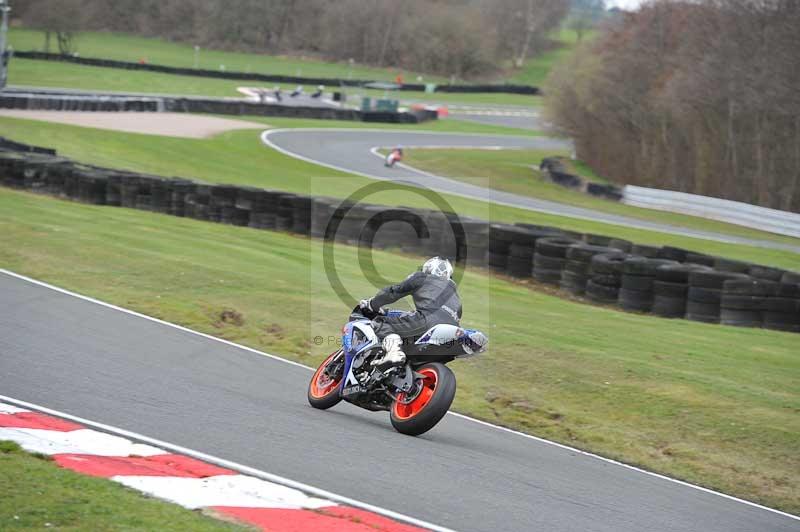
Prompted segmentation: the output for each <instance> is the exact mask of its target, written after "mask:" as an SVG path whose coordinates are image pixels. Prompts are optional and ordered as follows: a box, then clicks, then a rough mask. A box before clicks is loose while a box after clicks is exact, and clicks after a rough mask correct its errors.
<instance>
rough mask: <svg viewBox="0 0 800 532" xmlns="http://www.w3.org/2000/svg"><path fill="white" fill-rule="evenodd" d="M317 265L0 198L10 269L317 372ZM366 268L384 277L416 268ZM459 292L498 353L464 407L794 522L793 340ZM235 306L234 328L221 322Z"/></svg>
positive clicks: (330, 305) (470, 382)
mask: <svg viewBox="0 0 800 532" xmlns="http://www.w3.org/2000/svg"><path fill="white" fill-rule="evenodd" d="M321 254H322V251H321V246H320V244H319V242H317V241H315V240H310V239H305V238H298V237H294V236H290V235H286V234H281V233H275V232H268V231H258V230H252V229H246V228H236V227H232V226H224V225H219V224H210V223H203V222H198V221H195V220H189V219H182V218H175V217H169V216H164V215H158V214H153V213H146V212H141V211H134V210H128V209H121V208H113V207H97V206H87V205H81V204H75V203H70V202H65V201H60V200H55V199H52V198H47V197H41V196H36V195H33V194H28V193H23V192H17V191H10V190H7V189H0V266H2V267H3V268H7V269H10V270H12V271H16V272H19V273H22V274H25V275H29V276H32V277H34V278H37V279H41V280H43V281H46V282H50V283H53V284H56V285H58V286H62V287H64V288H67V289H70V290H74V291H77V292H79V293H82V294H86V295H89V296H92V297H96V298H100V299H102V300H104V301H108V302H111V303H114V304H117V305H121V306H124V307H126V308H130V309H133V310H136V311H139V312H143V313H145V314H149V315H151V316H155V317H158V318H161V319H165V320H168V321H172V322H175V323H180V324H182V325H185V326H188V327H191V328H193V329H195V330H198V331H202V332H205V333H209V334H213V335H217V336H220V337H223V338H226V339H229V340H233V341H236V342H240V343H243V344H245V345H249V346H252V347H254V348H257V349H263V350H268V351H270V352H273V353H279V354H281V355H284V356H286V357H288V358H291V359H293V360H297V361H300V362H303V363H307V364H311V365H314V364H316V363H318V362H319V361H320V360H321V359H322V357H323V356H324V355H325V354H326V351H327V350H328V349H327V348H326V347H325V346H315V345H314V344H313V342H311V341H310V339H311V338H313V336H316V335H318V334H319V335H322V336H328V335H329V334H336V331H337V330H339V327H340V326H341V323H340V322H341V321H342V320H343V319H344V318H345V315H346V313H347V311H348V309H346V308H345V307H344V305H343V304H342V303H341V302H340V301H339V299H338V298H337V297H336V296H335V294H334V293H333V290H332V289H331V288H330V286H329V285H328V284H327V283H326V282H325V276H324V272H323V271H322V269H321ZM374 256H375V260H376V265H377V268H378V272H379V273H380V274H381V275H383V276H384V277H387V278H389V279H401V278H403V277H404V276H405V275H406V274H407V273H408V272H409V271H413V270H414V269H415V268H416V267H417V266H418V263H419V259H418V258H410V257H404V256H400V255H394V254H389V253H384V252H378V251H376V252H375V254H374ZM336 264H337V267H338V273H339V275H340V277H341V278H342V280H343V281H344V283H345V284H346V285H347V287H348V289H349V290H350V291H351V292H352V293H353V294H357V295H363V294H366V295H368V294H370V293H372V292H373V291H374V287H373V286H372V285H371V284H370V283H369V282H368V281H367V280H365V279H364V278H363V275H362V274H361V273H360V271H359V269H358V266H357V264H358V261H357V260H356V252H355V250H354V249H353V248H350V247H346V246H345V247H340V248H337V251H336ZM529 288H534V290H530V289H529ZM460 291H461V293H462V296H463V299H464V307H465V313H464V320H465V324H467V325H469V326H475V327H478V328H480V329H482V330H485V331H487V332H488V334H489V336H490V338H491V340H492V344H491V349H490V351H489V352H488V353H486V354H485V355H482V356H480V357H476V358H474V359H470V360H464V361H459V362H456V363H454V364H453V368H454V370H455V372H456V373H457V375H458V379H459V389H458V394H457V397H456V402H455V409H456V410H458V411H459V412H463V413H467V414H471V415H475V416H477V417H479V418H482V419H485V420H488V421H491V422H495V423H499V424H502V425H506V426H509V427H514V428H517V429H520V430H524V431H526V432H529V433H533V434H536V435H539V436H543V437H547V438H550V439H554V440H557V441H561V442H564V443H567V444H570V445H574V446H577V447H580V448H584V449H588V450H591V451H594V452H597V453H600V454H603V455H605V456H609V457H612V458H615V459H619V460H623V461H625V462H628V463H632V464H636V465H639V466H643V467H646V468H648V469H650V470H654V471H658V472H661V473H666V474H669V475H672V476H676V477H679V478H682V479H685V480H688V481H691V482H695V483H699V484H702V485H704V486H709V487H712V488H714V489H718V490H722V491H724V492H726V493H730V494H733V495H736V496H740V497H745V498H748V499H751V500H755V501H758V502H760V503H764V504H768V505H770V506H774V507H778V508H781V509H783V510H787V511H790V512H798V511H800V476H799V475H798V474H797V471H800V455H798V454H797V445H798V441H800V416H798V413H799V412H800V394H799V393H798V388H797V385H796V384H797V382H798V379H800V358H799V357H797V344H798V336H797V335H796V334H790V333H781V332H775V331H766V330H759V329H741V328H735V327H725V326H719V325H707V324H701V323H695V322H690V321H685V320H665V319H659V318H654V317H651V316H646V315H640V314H629V313H623V312H618V311H616V310H613V309H608V308H602V307H597V306H593V305H588V304H583V303H581V302H577V301H573V300H566V299H563V298H561V297H554V296H553V295H551V294H549V293H548V291H547V290H546V289H542V288H541V287H538V286H536V285H529V286H526V285H525V283H512V282H509V281H506V280H503V279H500V278H496V277H491V276H489V275H486V274H485V273H483V272H481V271H468V272H467V273H466V274H465V276H464V278H463V281H462V283H461V290H460ZM311 294H313V306H312V302H311V300H310V299H311ZM230 310H235V311H236V312H238V313H239V315H240V316H241V321H238V322H237V323H229V322H226V321H225V320H223V319H221V313H222V312H224V311H230ZM2 470H3V468H0V471H2Z"/></svg>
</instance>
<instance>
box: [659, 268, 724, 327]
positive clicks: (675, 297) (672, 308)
mask: <svg viewBox="0 0 800 532" xmlns="http://www.w3.org/2000/svg"><path fill="white" fill-rule="evenodd" d="M708 270H710V268H709V267H708V266H701V265H699V264H664V265H661V266H659V267H658V268H656V272H655V273H656V275H655V280H654V281H653V308H652V311H653V314H655V315H656V316H661V317H662V318H683V317H684V316H685V315H686V303H687V297H688V294H689V274H690V273H691V272H694V271H708Z"/></svg>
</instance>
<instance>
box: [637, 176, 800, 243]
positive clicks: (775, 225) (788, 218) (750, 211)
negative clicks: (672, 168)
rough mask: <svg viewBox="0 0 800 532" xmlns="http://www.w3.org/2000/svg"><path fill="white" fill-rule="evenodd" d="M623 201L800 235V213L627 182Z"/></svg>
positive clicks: (638, 205) (764, 229) (772, 231)
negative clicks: (628, 183) (639, 185)
mask: <svg viewBox="0 0 800 532" xmlns="http://www.w3.org/2000/svg"><path fill="white" fill-rule="evenodd" d="M622 203H625V204H626V205H632V206H634V207H644V208H647V209H657V210H660V211H669V212H677V213H681V214H689V215H692V216H700V217H702V218H710V219H712V220H719V221H721V222H728V223H732V224H736V225H743V226H745V227H752V228H753V229H760V230H762V231H769V232H770V233H778V234H781V235H788V236H794V237H800V214H797V213H793V212H787V211H779V210H777V209H768V208H766V207H758V206H756V205H750V204H749V203H741V202H739V201H730V200H724V199H719V198H710V197H708V196H698V195H696V194H687V193H686V192H674V191H671V190H659V189H655V188H645V187H637V186H634V185H626V186H625V188H624V189H623V191H622Z"/></svg>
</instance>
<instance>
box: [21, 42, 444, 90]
mask: <svg viewBox="0 0 800 532" xmlns="http://www.w3.org/2000/svg"><path fill="white" fill-rule="evenodd" d="M8 42H9V44H10V45H11V46H13V47H14V49H15V50H26V51H28V50H31V51H44V32H41V31H37V30H29V29H24V28H12V29H11V30H10V31H9V34H8ZM75 43H76V47H75V51H76V52H78V53H79V54H80V55H82V56H83V57H96V58H102V59H115V60H118V61H131V62H134V63H135V62H138V61H139V60H140V59H145V60H146V61H147V62H148V63H152V64H158V65H168V66H174V67H181V68H194V47H193V46H191V45H189V44H182V43H176V42H170V41H166V40H163V39H156V38H145V37H137V36H135V35H126V34H122V33H105V32H81V33H78V34H77V36H76V38H75ZM57 51H58V49H57V45H56V43H55V40H53V42H52V48H51V52H57ZM220 65H225V70H227V71H229V72H230V71H237V72H252V73H259V74H279V75H285V76H306V77H323V78H347V77H348V72H349V73H350V74H351V77H352V78H354V79H367V80H385V81H394V79H395V77H396V76H397V73H398V70H397V69H391V68H376V67H369V66H365V65H359V64H355V65H353V68H352V70H351V69H350V67H349V65H348V64H347V63H335V62H331V61H320V60H315V59H309V58H303V57H290V56H274V55H267V54H258V53H242V52H228V51H222V50H206V49H201V50H200V53H199V55H198V68H202V69H206V70H219V68H220ZM418 75H422V76H424V78H425V80H429V81H430V82H433V83H437V82H443V81H444V78H441V77H436V76H428V75H426V74H419V73H415V72H404V73H403V76H404V78H405V79H406V81H408V82H409V83H411V82H412V80H416V77H417V76H418Z"/></svg>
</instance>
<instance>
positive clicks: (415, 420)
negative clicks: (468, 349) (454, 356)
mask: <svg viewBox="0 0 800 532" xmlns="http://www.w3.org/2000/svg"><path fill="white" fill-rule="evenodd" d="M416 372H417V373H419V374H421V375H422V378H421V379H417V382H416V389H415V390H414V391H413V392H412V393H410V394H405V393H401V394H399V395H398V396H397V400H396V401H394V402H393V403H392V408H391V411H390V414H389V415H390V418H391V421H392V426H393V427H394V428H395V430H396V431H397V432H400V433H402V434H408V435H409V436H419V435H420V434H422V433H424V432H427V431H429V430H431V429H432V428H433V427H434V426H435V425H436V424H437V423H438V422H439V421H441V419H442V418H443V417H444V415H445V414H446V413H447V411H448V410H449V409H450V405H451V404H452V403H453V398H454V397H455V395H456V376H455V375H453V372H452V371H450V368H448V367H447V366H445V365H444V364H440V363H438V362H432V363H430V364H425V365H424V366H422V367H420V368H418V369H417V370H416Z"/></svg>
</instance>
